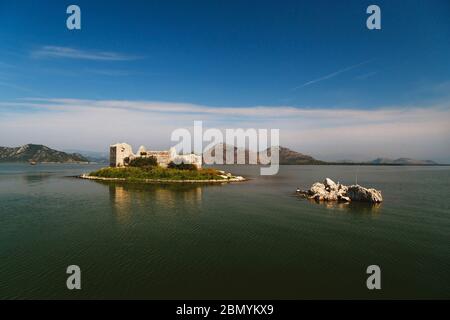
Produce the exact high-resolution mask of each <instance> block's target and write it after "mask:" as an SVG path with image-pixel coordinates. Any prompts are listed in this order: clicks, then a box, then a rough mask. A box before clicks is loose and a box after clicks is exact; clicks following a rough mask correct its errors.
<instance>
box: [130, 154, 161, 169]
mask: <svg viewBox="0 0 450 320" xmlns="http://www.w3.org/2000/svg"><path fill="white" fill-rule="evenodd" d="M128 165H129V166H130V167H139V168H143V167H156V166H157V165H158V161H157V160H156V158H155V157H153V156H150V157H139V158H134V159H132V160H131V161H130V162H129V164H128Z"/></svg>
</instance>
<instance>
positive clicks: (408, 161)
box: [369, 158, 437, 165]
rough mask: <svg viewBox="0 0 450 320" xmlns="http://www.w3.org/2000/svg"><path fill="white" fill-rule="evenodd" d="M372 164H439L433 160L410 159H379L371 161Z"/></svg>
mask: <svg viewBox="0 0 450 320" xmlns="http://www.w3.org/2000/svg"><path fill="white" fill-rule="evenodd" d="M369 163H370V164H396V165H436V164H437V163H436V162H434V161H432V160H416V159H410V158H398V159H389V158H377V159H375V160H372V161H369Z"/></svg>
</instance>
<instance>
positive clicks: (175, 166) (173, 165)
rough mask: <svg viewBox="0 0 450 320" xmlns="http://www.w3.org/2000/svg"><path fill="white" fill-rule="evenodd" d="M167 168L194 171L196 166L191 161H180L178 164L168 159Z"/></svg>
mask: <svg viewBox="0 0 450 320" xmlns="http://www.w3.org/2000/svg"><path fill="white" fill-rule="evenodd" d="M167 168H169V169H178V170H191V171H195V170H197V166H196V165H195V164H192V163H184V162H182V163H180V164H176V163H175V162H173V161H170V162H169V164H168V165H167Z"/></svg>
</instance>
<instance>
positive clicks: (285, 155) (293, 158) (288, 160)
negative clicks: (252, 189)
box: [206, 144, 325, 165]
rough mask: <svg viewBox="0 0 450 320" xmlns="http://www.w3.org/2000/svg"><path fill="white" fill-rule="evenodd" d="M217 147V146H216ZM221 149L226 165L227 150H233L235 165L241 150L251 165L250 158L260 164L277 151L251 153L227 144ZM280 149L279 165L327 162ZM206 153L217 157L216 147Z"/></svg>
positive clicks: (221, 145) (220, 146)
mask: <svg viewBox="0 0 450 320" xmlns="http://www.w3.org/2000/svg"><path fill="white" fill-rule="evenodd" d="M216 147H217V146H216ZM218 147H219V148H222V149H223V163H225V160H226V152H227V150H230V149H231V148H232V149H233V155H234V163H235V164H236V163H237V154H238V152H239V151H240V150H242V152H244V154H245V163H249V159H250V157H255V158H256V159H257V161H258V163H260V159H261V157H262V156H263V155H268V156H271V154H272V150H275V149H274V148H276V147H273V148H271V149H269V148H268V149H266V150H265V151H262V152H260V153H259V154H258V153H256V152H253V151H249V150H248V149H238V148H237V147H232V146H229V145H227V144H220V145H218ZM278 148H279V163H280V164H282V165H285V164H286V165H290V164H325V162H323V161H320V160H317V159H314V158H313V157H311V156H308V155H305V154H303V153H300V152H296V151H293V150H291V149H288V148H285V147H281V146H280V147H278ZM206 153H210V154H211V155H212V156H213V157H214V156H215V150H214V147H213V148H212V149H210V150H208V151H206Z"/></svg>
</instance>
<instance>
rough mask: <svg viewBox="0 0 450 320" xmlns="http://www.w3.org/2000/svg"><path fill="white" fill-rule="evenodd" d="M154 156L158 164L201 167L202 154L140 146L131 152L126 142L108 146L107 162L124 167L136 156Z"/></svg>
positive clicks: (113, 165) (163, 165) (131, 149)
mask: <svg viewBox="0 0 450 320" xmlns="http://www.w3.org/2000/svg"><path fill="white" fill-rule="evenodd" d="M147 157H155V158H156V161H157V162H158V165H160V166H162V167H167V165H168V164H169V163H170V162H174V163H176V164H180V163H186V164H194V165H195V166H196V167H197V168H198V169H200V168H201V167H202V156H199V155H196V154H184V155H180V154H177V152H176V150H175V148H173V147H172V148H170V149H169V150H165V151H153V150H146V149H145V147H144V146H141V147H140V148H139V149H138V151H137V153H136V154H134V153H133V148H132V147H131V146H130V145H129V144H127V143H116V144H113V145H111V146H110V148H109V163H110V166H111V167H126V166H127V165H128V163H129V162H130V161H131V160H133V159H136V158H147Z"/></svg>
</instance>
